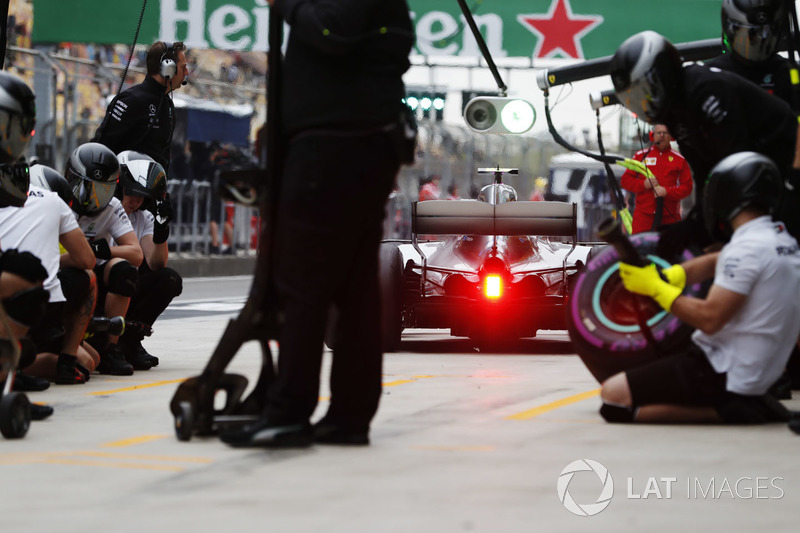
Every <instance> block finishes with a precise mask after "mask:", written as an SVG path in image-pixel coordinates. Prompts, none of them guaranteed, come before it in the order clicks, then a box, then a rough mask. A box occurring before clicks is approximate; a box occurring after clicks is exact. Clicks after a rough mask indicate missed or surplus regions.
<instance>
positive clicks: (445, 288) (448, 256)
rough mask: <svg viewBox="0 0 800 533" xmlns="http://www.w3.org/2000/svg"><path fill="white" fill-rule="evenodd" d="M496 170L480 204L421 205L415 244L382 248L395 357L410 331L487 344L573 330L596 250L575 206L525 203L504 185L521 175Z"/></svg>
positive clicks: (387, 344)
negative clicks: (574, 309) (576, 300)
mask: <svg viewBox="0 0 800 533" xmlns="http://www.w3.org/2000/svg"><path fill="white" fill-rule="evenodd" d="M487 171H490V172H492V173H494V174H495V182H494V183H492V184H490V185H487V186H485V187H484V188H483V189H482V190H481V193H480V196H479V198H478V200H429V201H425V202H416V203H414V204H413V206H412V240H411V243H410V244H407V243H399V242H396V241H395V242H393V241H384V242H383V243H381V249H380V283H381V295H382V300H381V301H382V304H381V305H382V334H383V338H384V349H385V350H386V351H391V350H394V349H396V348H397V347H398V345H399V343H400V336H401V332H402V331H403V329H405V328H449V329H450V333H451V335H453V336H463V337H470V338H471V339H473V340H474V341H475V342H476V343H479V344H481V343H493V342H496V341H500V340H512V339H518V338H522V337H533V336H535V335H536V332H537V331H538V330H543V329H566V321H565V318H566V313H565V303H566V300H567V298H568V289H569V286H570V283H571V281H572V280H573V279H574V278H575V276H576V275H577V274H578V272H579V271H580V270H581V269H582V268H583V265H585V264H586V262H587V260H588V256H589V253H590V251H591V249H592V246H588V245H579V244H578V243H577V225H576V220H577V217H576V205H575V204H573V203H566V202H518V201H516V191H515V190H514V189H513V187H511V186H509V185H506V184H503V183H502V174H504V173H516V172H517V171H516V169H499V168H498V169H479V172H487ZM555 237H561V239H560V240H559V239H556V238H555Z"/></svg>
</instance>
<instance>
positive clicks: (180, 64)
mask: <svg viewBox="0 0 800 533" xmlns="http://www.w3.org/2000/svg"><path fill="white" fill-rule="evenodd" d="M146 62H147V76H145V78H144V81H142V83H139V84H138V85H134V86H133V87H130V88H128V89H125V90H124V91H122V92H121V93H119V94H118V95H117V96H116V98H114V99H113V100H112V101H111V103H110V104H109V105H108V108H107V109H106V116H105V118H103V122H102V123H101V124H100V127H98V128H97V131H96V132H95V134H94V138H93V139H92V141H93V142H99V143H101V144H104V145H106V146H108V147H109V148H111V150H112V151H113V152H114V153H115V154H119V153H120V152H122V151H124V150H135V151H137V152H141V153H143V154H146V155H149V156H150V157H152V158H153V159H155V160H156V162H158V163H159V164H160V165H161V166H162V167H164V170H165V171H167V175H169V161H170V155H171V154H170V151H171V150H170V145H171V141H172V131H173V130H174V129H175V106H174V105H173V104H172V99H171V98H170V93H171V92H172V91H174V90H176V89H178V88H180V87H181V85H184V84H185V83H186V82H185V81H184V80H185V78H186V76H187V75H188V74H189V69H188V68H187V66H186V46H185V45H184V44H183V43H182V42H176V43H164V42H161V41H157V42H155V43H153V45H152V46H151V47H150V49H149V50H148V51H147V59H146Z"/></svg>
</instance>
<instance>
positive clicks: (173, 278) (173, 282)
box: [161, 267, 183, 298]
mask: <svg viewBox="0 0 800 533" xmlns="http://www.w3.org/2000/svg"><path fill="white" fill-rule="evenodd" d="M161 271H162V272H164V274H163V276H164V280H165V281H164V283H165V285H166V287H165V289H166V290H167V292H168V293H169V295H170V296H172V297H173V298H177V297H178V296H180V295H181V293H182V292H183V278H182V277H181V275H180V274H178V273H177V272H176V271H175V270H173V269H171V268H169V267H164V268H162V269H161Z"/></svg>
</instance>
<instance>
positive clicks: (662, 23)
mask: <svg viewBox="0 0 800 533" xmlns="http://www.w3.org/2000/svg"><path fill="white" fill-rule="evenodd" d="M467 4H468V5H469V6H470V8H471V9H472V11H473V13H474V15H475V19H476V22H477V24H478V26H479V27H480V29H481V33H482V35H483V36H484V39H485V40H486V43H487V45H488V47H489V49H490V50H491V52H492V55H493V56H494V57H495V58H503V57H531V58H565V59H570V58H572V59H591V58H595V57H601V56H606V55H610V54H613V53H614V50H616V48H617V46H619V44H620V43H621V42H622V41H623V40H624V39H625V38H626V37H628V36H630V35H632V34H634V33H636V32H639V31H642V30H654V31H657V32H659V33H662V34H663V35H665V36H666V37H667V38H669V39H671V40H672V41H673V42H685V41H695V40H701V39H710V38H714V37H719V35H720V6H721V4H722V1H721V0H666V1H665V0H467ZM33 7H34V19H33V35H32V37H33V42H34V43H51V42H91V43H96V44H117V43H123V44H127V43H130V42H131V41H132V40H133V36H134V33H135V32H136V25H137V22H138V20H139V15H140V13H141V10H142V1H141V0H36V2H34V4H33ZM409 7H410V9H411V14H412V17H413V20H414V26H415V29H416V33H417V44H416V51H417V53H419V54H422V55H445V56H477V55H480V54H479V50H478V46H477V44H476V43H475V39H474V38H473V37H472V35H471V33H470V31H469V28H468V27H467V25H466V23H465V21H464V18H463V16H462V14H461V10H460V9H459V6H458V2H457V1H456V0H409ZM268 21H269V6H268V4H267V1H266V0H149V1H148V2H147V7H146V9H145V12H144V17H143V19H142V28H141V31H140V33H139V40H138V42H140V43H152V42H153V41H155V40H158V39H160V40H163V41H184V42H185V43H186V44H187V45H188V46H189V47H190V48H220V49H225V50H242V51H247V50H258V51H266V49H267V26H268Z"/></svg>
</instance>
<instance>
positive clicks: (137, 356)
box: [124, 344, 153, 370]
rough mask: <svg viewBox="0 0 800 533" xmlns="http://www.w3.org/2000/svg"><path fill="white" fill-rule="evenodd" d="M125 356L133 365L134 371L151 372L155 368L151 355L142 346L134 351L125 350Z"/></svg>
mask: <svg viewBox="0 0 800 533" xmlns="http://www.w3.org/2000/svg"><path fill="white" fill-rule="evenodd" d="M124 354H125V360H126V361H128V362H129V363H130V364H131V366H132V367H133V369H134V370H150V369H151V368H152V367H153V364H152V363H151V362H150V358H149V357H148V355H149V354H148V353H147V352H146V351H145V350H144V348H142V345H141V344H140V345H139V347H138V348H134V349H133V350H130V351H129V350H124Z"/></svg>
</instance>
